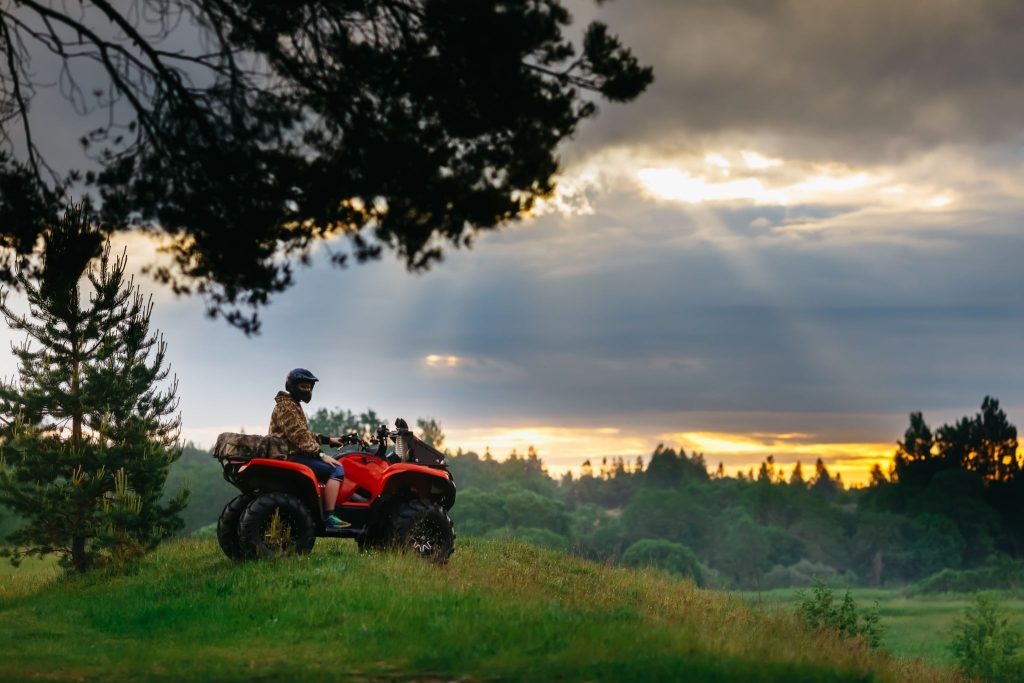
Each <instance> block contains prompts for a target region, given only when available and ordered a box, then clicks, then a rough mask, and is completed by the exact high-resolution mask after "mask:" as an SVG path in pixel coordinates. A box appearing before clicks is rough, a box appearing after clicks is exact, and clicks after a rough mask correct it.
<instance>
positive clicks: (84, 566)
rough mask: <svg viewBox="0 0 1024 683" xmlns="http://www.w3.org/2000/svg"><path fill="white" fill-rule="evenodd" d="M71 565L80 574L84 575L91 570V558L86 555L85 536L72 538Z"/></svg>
mask: <svg viewBox="0 0 1024 683" xmlns="http://www.w3.org/2000/svg"><path fill="white" fill-rule="evenodd" d="M71 564H72V565H73V566H74V568H75V571H76V572H78V573H79V574H84V573H85V572H87V571H88V570H89V556H88V555H87V554H86V553H85V536H72V537H71Z"/></svg>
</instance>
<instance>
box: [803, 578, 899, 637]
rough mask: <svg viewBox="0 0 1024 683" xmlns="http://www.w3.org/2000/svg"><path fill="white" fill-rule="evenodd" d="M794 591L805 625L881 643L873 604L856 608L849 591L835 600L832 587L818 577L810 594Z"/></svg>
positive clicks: (880, 630) (876, 610)
mask: <svg viewBox="0 0 1024 683" xmlns="http://www.w3.org/2000/svg"><path fill="white" fill-rule="evenodd" d="M796 595H797V599H798V600H799V601H800V604H799V605H797V608H796V613H797V616H798V617H800V619H801V621H803V622H804V624H805V625H806V626H807V628H809V629H812V630H815V631H817V630H830V631H836V632H838V633H839V635H841V636H843V637H844V638H862V639H863V640H864V641H865V642H867V643H868V645H870V646H871V647H878V646H879V645H880V644H881V642H882V625H881V624H880V623H879V620H878V607H877V605H876V607H875V608H874V609H871V610H864V611H862V610H858V609H857V605H856V604H854V602H853V598H852V597H851V596H850V591H846V594H845V595H844V596H843V599H842V600H841V601H839V602H836V599H835V595H833V593H832V589H830V588H828V587H826V586H825V584H824V583H822V582H821V581H817V582H816V583H815V585H814V588H813V589H812V591H811V593H810V594H808V593H807V592H806V591H797V593H796Z"/></svg>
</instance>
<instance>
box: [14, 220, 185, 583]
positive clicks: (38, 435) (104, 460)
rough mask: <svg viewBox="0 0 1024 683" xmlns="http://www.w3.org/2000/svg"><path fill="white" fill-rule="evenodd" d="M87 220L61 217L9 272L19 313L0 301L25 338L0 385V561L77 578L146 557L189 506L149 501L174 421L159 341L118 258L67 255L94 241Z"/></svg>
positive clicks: (173, 438)
mask: <svg viewBox="0 0 1024 683" xmlns="http://www.w3.org/2000/svg"><path fill="white" fill-rule="evenodd" d="M90 217H91V212H90V210H89V208H88V206H80V207H77V208H72V209H69V210H68V211H67V212H66V213H65V215H64V218H63V220H62V221H61V222H60V223H59V224H58V225H57V226H56V227H55V228H52V229H51V230H50V231H48V233H47V235H46V236H45V252H44V253H45V254H46V256H45V261H44V264H43V268H42V271H41V272H40V271H32V270H29V269H23V270H21V271H20V272H19V273H18V275H17V279H18V284H19V285H20V287H21V288H22V289H23V290H24V292H25V293H26V296H27V298H28V313H27V314H20V313H17V312H15V311H14V310H13V309H12V307H11V305H10V302H8V301H7V299H6V297H4V298H3V299H2V300H0V313H2V314H3V316H4V317H5V318H6V321H7V324H8V325H9V326H10V328H11V329H12V330H14V331H21V332H24V333H25V334H26V335H27V339H26V341H25V342H24V343H23V344H22V345H20V346H15V347H13V351H14V354H15V356H16V358H17V361H18V378H17V380H16V381H11V382H7V381H4V382H0V415H3V419H4V421H5V423H6V424H5V426H4V428H3V432H4V434H3V436H4V437H5V438H4V439H3V443H2V445H0V503H3V504H5V505H7V506H8V507H10V508H11V509H12V510H13V511H14V512H15V513H16V514H17V515H18V516H19V517H21V518H22V519H23V520H24V522H25V523H24V525H23V526H22V527H21V528H20V529H19V530H17V531H16V532H14V533H13V534H12V535H11V536H10V537H9V538H8V540H9V541H10V543H11V544H12V549H11V550H9V551H8V554H10V555H11V557H12V560H14V561H17V560H18V559H19V558H21V557H23V556H25V555H44V554H47V553H58V554H59V555H61V561H62V564H64V565H65V566H71V567H73V568H74V569H75V570H76V571H79V572H84V571H87V570H88V569H90V568H92V567H95V566H97V565H99V564H110V563H115V564H117V563H123V562H124V561H127V560H130V559H131V558H132V557H134V556H136V555H138V554H139V553H141V552H144V551H145V550H148V549H151V548H153V547H154V546H155V545H156V544H157V543H159V541H160V540H162V539H164V538H166V537H168V536H169V535H171V534H172V533H174V532H175V531H177V530H178V529H180V528H181V527H182V526H183V522H182V520H181V518H180V517H179V516H178V513H179V512H181V510H182V509H183V508H184V507H185V503H186V499H187V493H186V492H185V491H182V492H181V493H179V494H178V495H177V496H176V497H174V498H173V499H171V500H170V501H168V502H164V503H162V502H161V498H162V497H163V488H164V482H165V480H166V478H167V473H168V469H169V468H170V465H171V463H172V462H174V460H176V459H177V458H178V457H179V456H180V454H181V449H180V447H179V445H178V436H179V432H180V417H179V416H178V415H177V414H176V411H177V406H178V400H177V380H174V381H172V382H171V383H170V386H169V387H164V386H163V385H164V384H166V382H165V380H167V379H168V376H169V368H168V367H166V365H165V357H166V351H167V345H166V343H165V342H164V341H163V339H162V337H161V336H160V335H159V334H158V333H157V334H154V333H151V332H150V327H149V326H150V316H151V314H152V311H153V303H152V300H148V301H147V300H145V299H144V298H143V296H142V294H141V292H140V291H139V288H138V287H137V286H136V285H135V284H134V282H133V281H132V280H131V279H128V280H127V281H126V278H125V268H126V264H127V256H126V254H122V255H121V256H120V257H119V258H116V259H113V260H112V259H111V255H110V246H109V244H108V245H106V246H105V247H103V248H102V249H100V248H99V245H100V241H99V239H96V240H95V242H94V243H95V245H96V250H95V251H94V252H93V253H84V254H80V255H79V256H81V258H78V259H77V260H75V259H69V258H67V252H68V250H69V249H71V248H74V247H72V246H71V245H80V244H82V243H83V240H82V237H83V235H84V236H87V237H88V236H96V237H98V235H97V234H96V233H95V231H94V230H93V228H92V227H91V218H90ZM85 241H86V242H88V241H89V240H85ZM96 252H99V255H98V265H96V264H95V263H94V262H95V261H96V260H97V259H96V258H95V257H96V256H97V254H96ZM69 262H76V263H77V264H78V267H77V268H70V269H69V268H68V267H67V264H68V263H69ZM90 264H92V265H90ZM83 276H84V281H83ZM86 283H87V285H88V290H89V291H88V293H87V295H86V296H83V291H82V289H83V285H85V284H86Z"/></svg>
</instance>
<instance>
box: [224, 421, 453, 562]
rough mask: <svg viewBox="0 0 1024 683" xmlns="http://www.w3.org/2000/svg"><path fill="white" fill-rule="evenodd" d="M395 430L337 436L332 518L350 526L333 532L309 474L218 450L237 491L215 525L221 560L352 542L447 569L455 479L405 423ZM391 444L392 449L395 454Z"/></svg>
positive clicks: (291, 465)
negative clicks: (339, 477) (341, 473)
mask: <svg viewBox="0 0 1024 683" xmlns="http://www.w3.org/2000/svg"><path fill="white" fill-rule="evenodd" d="M395 426H396V429H395V430H394V431H389V430H388V428H387V426H385V425H381V427H380V428H379V429H378V430H377V433H376V436H375V437H373V438H371V439H370V440H369V441H364V440H363V439H362V438H361V437H360V436H359V435H357V434H349V435H347V436H344V437H342V440H343V441H344V442H345V444H346V446H345V447H344V448H342V449H340V450H339V452H338V453H337V454H336V455H335V457H336V458H337V459H338V460H339V461H340V462H341V463H342V465H343V466H344V468H345V478H344V480H343V481H342V485H341V491H340V492H339V494H338V501H337V504H336V506H335V512H334V514H335V515H336V516H337V517H339V518H340V519H341V520H342V521H343V522H344V523H346V524H347V526H346V527H344V528H342V529H340V530H337V531H327V529H326V528H325V520H324V514H323V505H322V500H323V494H324V487H325V485H324V484H323V483H320V482H318V481H317V479H316V476H314V474H313V471H312V470H311V469H310V468H308V467H306V466H305V465H302V464H300V463H297V462H291V461H289V460H286V459H277V458H271V457H260V455H261V453H260V451H259V450H258V449H255V448H254V449H252V450H251V451H249V452H245V451H244V449H243V450H242V451H241V452H240V451H239V450H238V449H231V452H230V453H225V452H223V451H218V449H216V448H215V449H214V457H216V458H218V459H219V460H220V462H221V466H222V467H223V469H224V479H226V480H227V481H228V482H229V483H230V484H231V485H233V486H235V487H236V488H238V489H239V490H240V491H241V494H240V495H238V496H237V497H235V498H234V499H233V500H231V501H230V502H229V503H228V504H227V505H225V506H224V511H223V512H221V515H220V519H219V520H218V521H217V540H218V541H219V542H220V547H221V549H223V551H224V554H226V555H227V556H228V557H229V558H231V559H233V560H242V559H249V558H257V557H268V556H274V555H278V554H281V553H284V552H294V553H297V554H300V555H301V554H306V553H309V552H310V551H312V550H313V544H314V543H315V542H316V539H317V537H328V538H354V539H355V540H356V543H357V544H358V545H359V549H360V550H364V551H365V550H369V549H374V548H399V549H403V550H408V551H410V552H413V553H415V554H416V555H419V556H420V557H423V558H425V559H427V560H430V561H432V562H435V563H438V564H443V563H445V562H447V561H448V558H449V557H450V556H451V554H452V553H453V552H454V551H455V527H454V525H453V524H452V520H451V518H450V517H449V516H448V510H450V509H451V507H452V505H454V504H455V482H454V480H453V478H452V474H451V472H450V471H449V469H448V464H447V462H446V460H445V456H444V454H443V453H441V452H440V451H438V450H437V449H435V448H433V447H432V446H430V445H429V444H427V443H425V442H424V441H422V440H420V439H419V438H417V437H416V436H414V435H413V433H412V432H411V431H409V429H408V426H407V424H406V422H405V420H402V419H399V420H396V422H395ZM266 438H271V437H266ZM389 440H390V441H394V443H395V447H394V451H393V452H389ZM219 443H220V439H218V444H219Z"/></svg>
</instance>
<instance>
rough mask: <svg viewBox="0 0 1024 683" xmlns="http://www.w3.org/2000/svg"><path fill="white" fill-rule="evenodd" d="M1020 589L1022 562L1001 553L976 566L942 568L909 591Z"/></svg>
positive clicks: (1023, 582)
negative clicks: (999, 555) (970, 567)
mask: <svg viewBox="0 0 1024 683" xmlns="http://www.w3.org/2000/svg"><path fill="white" fill-rule="evenodd" d="M1021 588H1024V562H1021V561H1020V560H1013V559H1012V558H1008V557H1005V556H1002V557H998V558H991V559H990V560H989V561H988V562H987V563H986V564H985V565H984V566H982V567H978V568H976V569H943V570H942V571H939V572H936V573H935V574H932V575H931V576H929V577H926V578H924V579H921V580H920V581H918V582H917V583H916V584H915V585H914V587H913V589H912V590H911V591H910V593H911V595H913V594H918V593H974V592H975V591H977V590H978V589H985V590H1020V589H1021Z"/></svg>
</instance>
